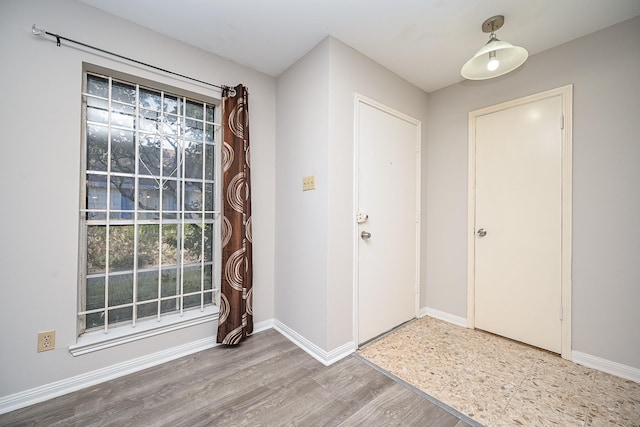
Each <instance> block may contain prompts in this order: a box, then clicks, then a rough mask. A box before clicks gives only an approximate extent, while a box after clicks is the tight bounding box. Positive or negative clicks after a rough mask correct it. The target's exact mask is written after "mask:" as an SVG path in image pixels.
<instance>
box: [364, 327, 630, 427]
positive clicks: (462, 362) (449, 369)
mask: <svg viewBox="0 0 640 427" xmlns="http://www.w3.org/2000/svg"><path fill="white" fill-rule="evenodd" d="M358 353H359V354H360V355H361V356H363V357H364V358H366V359H368V360H369V361H371V362H373V363H374V364H376V365H378V366H380V367H381V368H383V369H385V370H387V371H389V372H391V373H392V374H394V375H396V376H397V377H399V378H401V379H403V380H404V381H406V382H408V383H410V384H412V385H414V386H415V387H417V388H419V389H420V390H422V391H424V392H425V393H427V394H429V395H431V396H433V397H434V398H436V399H438V400H440V401H441V402H444V403H446V404H447V405H449V406H451V407H453V408H455V409H457V410H458V411H460V412H462V413H463V414H466V415H468V416H469V417H471V418H473V419H474V420H476V421H478V422H480V423H482V424H484V425H485V426H491V427H493V426H496V427H498V426H500V427H502V426H536V427H538V426H640V384H638V383H635V382H633V381H628V380H625V379H622V378H618V377H615V376H613V375H609V374H605V373H603V372H600V371H596V370H594V369H589V368H585V367H583V366H580V365H577V364H575V363H572V362H569V361H567V360H564V359H562V358H560V357H559V356H558V355H555V354H552V353H548V352H546V351H542V350H539V349H535V348H532V347H530V346H527V345H524V344H521V343H518V342H515V341H511V340H508V339H505V338H502V337H498V336H495V335H492V334H489V333H486V332H482V331H478V330H470V329H466V328H462V327H459V326H455V325H452V324H450V323H447V322H443V321H440V320H437V319H433V318H431V317H423V318H421V319H418V320H415V321H413V322H411V323H408V324H407V325H405V326H403V327H401V328H399V329H397V330H396V331H393V332H391V333H390V334H388V335H386V336H384V337H382V338H380V339H379V340H377V341H374V342H372V343H370V344H367V345H366V346H364V347H363V348H362V349H361V350H359V351H358Z"/></svg>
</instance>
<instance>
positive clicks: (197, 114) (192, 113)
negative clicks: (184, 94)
mask: <svg viewBox="0 0 640 427" xmlns="http://www.w3.org/2000/svg"><path fill="white" fill-rule="evenodd" d="M203 109H204V104H201V103H199V102H193V101H190V100H187V112H186V116H187V117H191V118H194V119H200V120H202V118H203Z"/></svg>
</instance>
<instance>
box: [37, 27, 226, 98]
mask: <svg viewBox="0 0 640 427" xmlns="http://www.w3.org/2000/svg"><path fill="white" fill-rule="evenodd" d="M31 32H32V33H33V34H34V35H36V36H41V35H47V36H51V37H55V39H56V45H57V46H58V47H60V46H61V43H60V41H61V40H64V41H67V42H70V43H75V44H77V45H80V46H83V47H86V48H89V49H93V50H97V51H98V52H102V53H106V54H107V55H112V56H115V57H117V58H120V59H124V60H127V61H131V62H134V63H136V64H139V65H144V66H145V67H149V68H153V69H154V70H158V71H162V72H163V73H167V74H172V75H174V76H178V77H182V78H183V79H187V80H191V81H194V82H198V83H202V84H205V85H207V86H213V87H217V88H218V89H220V90H222V91H224V90H227V91H229V95H230V96H231V97H234V96H236V90H235V89H234V88H232V87H230V86H225V85H222V86H220V85H217V84H213V83H209V82H205V81H204V80H199V79H196V78H194V77H189V76H185V75H184V74H180V73H176V72H174V71H170V70H166V69H164V68H160V67H156V66H155V65H151V64H147V63H146V62H142V61H138V60H137V59H133V58H129V57H126V56H124V55H120V54H118V53H114V52H110V51H108V50H105V49H101V48H99V47H96V46H91V45H89V44H86V43H83V42H79V41H77V40H73V39H70V38H68V37H64V36H61V35H60V34H54V33H51V32H49V31H46V30H43V29H42V28H39V27H38V26H37V25H36V24H33V25H32V26H31Z"/></svg>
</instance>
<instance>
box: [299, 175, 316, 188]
mask: <svg viewBox="0 0 640 427" xmlns="http://www.w3.org/2000/svg"><path fill="white" fill-rule="evenodd" d="M315 189H316V177H315V175H311V176H305V177H303V178H302V191H308V190H315Z"/></svg>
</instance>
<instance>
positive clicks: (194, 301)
mask: <svg viewBox="0 0 640 427" xmlns="http://www.w3.org/2000/svg"><path fill="white" fill-rule="evenodd" d="M200 298H201V297H200V295H189V296H187V297H184V302H183V306H184V308H185V309H187V308H192V307H200Z"/></svg>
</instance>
